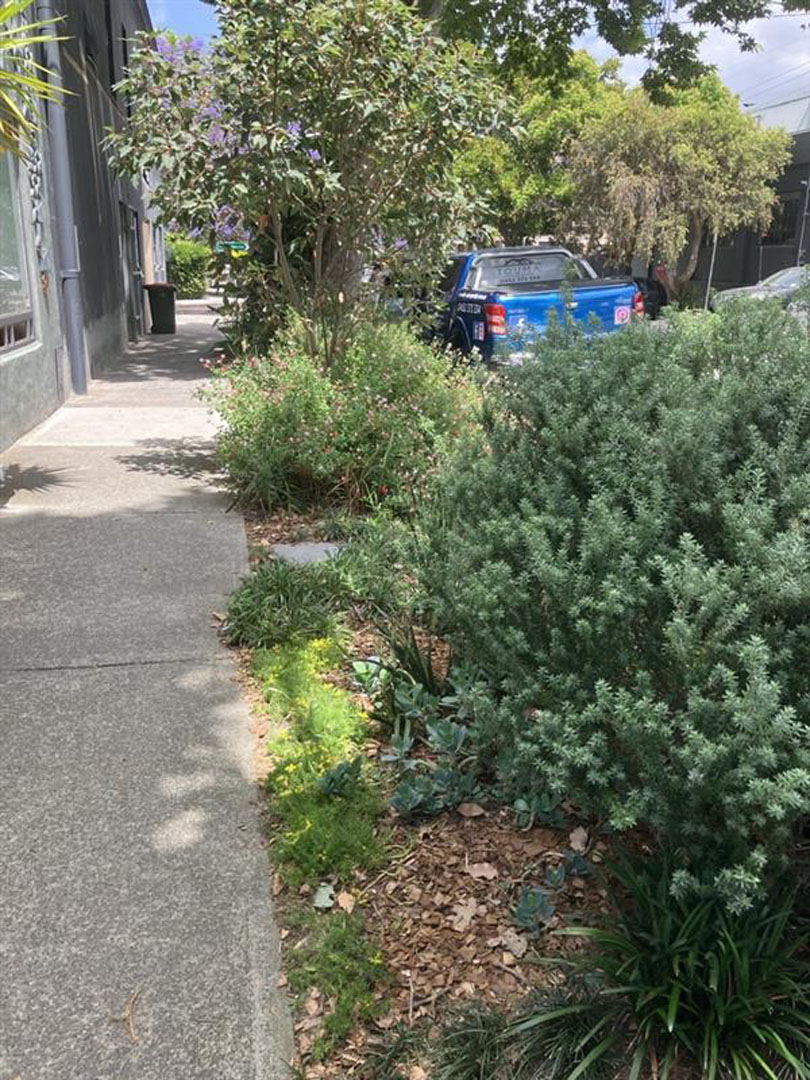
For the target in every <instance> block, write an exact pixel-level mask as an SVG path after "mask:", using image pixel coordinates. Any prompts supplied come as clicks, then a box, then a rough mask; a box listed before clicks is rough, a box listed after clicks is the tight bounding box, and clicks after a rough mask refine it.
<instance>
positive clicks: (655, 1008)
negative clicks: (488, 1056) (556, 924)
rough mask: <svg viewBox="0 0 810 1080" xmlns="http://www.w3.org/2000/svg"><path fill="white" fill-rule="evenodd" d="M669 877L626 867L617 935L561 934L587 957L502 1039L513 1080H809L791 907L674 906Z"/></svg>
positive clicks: (808, 977) (800, 944) (806, 978)
mask: <svg viewBox="0 0 810 1080" xmlns="http://www.w3.org/2000/svg"><path fill="white" fill-rule="evenodd" d="M662 870H663V872H662ZM668 871H669V868H662V867H661V866H660V865H655V864H653V865H650V866H647V867H641V868H639V867H636V868H633V867H631V866H625V867H624V868H623V869H621V870H618V871H617V874H618V877H619V881H620V884H621V885H622V887H623V889H625V890H626V891H627V897H626V898H625V899H624V900H623V903H622V909H621V910H620V912H619V920H618V926H616V927H613V926H611V927H609V928H607V929H593V928H588V929H583V928H576V927H571V928H569V929H568V930H565V931H560V932H561V933H566V934H571V935H576V936H585V937H587V938H589V939H590V941H591V942H592V943H593V945H594V946H596V950H595V951H593V950H588V952H587V953H586V954H585V955H583V956H582V957H581V958H580V960H579V961H577V962H575V971H578V972H581V973H584V974H585V976H586V980H585V981H583V980H578V979H576V978H575V979H574V980H573V981H572V982H571V984H570V985H569V987H568V988H566V989H565V990H564V991H563V992H562V993H560V992H559V991H557V992H552V993H551V994H550V995H548V994H547V995H545V997H544V998H541V1001H540V1003H539V1006H538V1003H535V1005H534V1006H533V1007H532V1008H530V1009H529V1010H528V1015H525V1016H523V1017H522V1018H520V1019H518V1020H517V1021H516V1022H514V1023H513V1025H512V1027H511V1029H510V1030H508V1031H507V1032H506V1042H507V1043H510V1044H511V1047H512V1050H513V1056H512V1062H513V1065H514V1075H515V1076H516V1077H518V1078H521V1077H526V1078H527V1080H528V1078H529V1077H531V1078H536V1077H543V1078H545V1080H570V1078H572V1077H573V1076H574V1075H576V1076H582V1077H585V1078H586V1080H594V1078H596V1077H597V1076H598V1077H604V1076H605V1075H607V1076H616V1075H619V1074H621V1075H625V1070H627V1072H626V1074H627V1075H628V1076H631V1077H633V1078H637V1077H642V1076H644V1077H647V1076H650V1077H656V1076H660V1077H662V1078H665V1077H668V1076H672V1077H674V1076H698V1075H699V1076H701V1077H702V1078H703V1080H719V1078H721V1077H727V1078H733V1080H762V1078H765V1077H770V1078H771V1080H776V1078H777V1077H783V1078H792V1080H803V1078H805V1077H807V1076H810V1034H808V1028H807V1018H808V1016H810V965H808V963H807V962H806V960H803V959H802V958H801V950H802V949H803V948H804V947H806V945H807V937H806V936H804V935H801V934H798V933H796V931H795V927H792V926H791V923H790V920H791V912H792V896H790V895H788V894H783V895H782V896H781V897H779V898H778V899H774V900H771V901H766V902H758V903H757V904H756V906H755V907H753V908H750V909H749V910H747V911H745V912H742V913H740V914H732V913H730V912H729V911H728V910H727V909H726V908H725V907H724V905H723V904H722V903H721V902H720V901H719V900H718V899H717V898H716V897H713V898H712V897H710V898H707V899H703V900H701V901H699V902H697V903H692V902H684V901H683V900H679V899H677V898H675V897H673V895H672V892H671V889H670V874H669V872H668ZM631 1033H632V1035H631ZM617 1059H618V1061H617ZM622 1059H624V1064H625V1069H622V1070H619V1069H618V1068H617V1065H618V1063H619V1062H620V1061H621V1060H622Z"/></svg>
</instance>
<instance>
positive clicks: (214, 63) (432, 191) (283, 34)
mask: <svg viewBox="0 0 810 1080" xmlns="http://www.w3.org/2000/svg"><path fill="white" fill-rule="evenodd" d="M218 10H219V15H220V22H221V31H222V32H221V37H220V38H219V39H218V40H217V42H215V45H214V48H213V51H212V52H211V54H210V55H207V54H205V53H204V52H202V51H200V50H199V49H198V48H195V47H194V45H193V43H190V42H188V41H178V40H177V39H176V38H173V37H171V36H164V37H161V38H159V39H158V40H157V42H156V44H155V45H154V46H150V43H149V42H148V40H146V39H144V40H142V41H141V47H140V49H139V50H138V51H137V52H136V54H135V56H134V57H133V61H132V64H131V67H130V72H129V76H128V78H127V79H126V80H125V82H124V84H123V85H122V88H121V89H122V92H123V93H124V94H126V95H127V96H128V97H129V98H130V100H131V101H132V103H133V115H132V119H131V122H130V123H129V124H128V125H127V127H126V128H125V130H124V131H123V132H122V133H120V134H118V135H112V136H111V137H110V145H111V150H112V154H113V158H114V160H115V162H116V163H117V165H118V167H119V168H121V169H123V170H126V171H128V172H130V173H138V172H142V171H148V170H156V171H158V170H159V173H160V183H159V185H158V187H157V189H156V191H155V195H154V202H155V204H156V206H157V207H158V208H159V210H160V211H161V212H162V213H163V215H164V217H165V218H166V219H167V220H172V219H173V220H174V221H176V222H177V223H178V224H179V225H180V226H181V227H182V228H185V229H187V230H189V231H190V230H192V229H198V230H204V231H205V232H207V233H208V235H209V237H210V239H211V240H212V241H214V242H216V241H217V240H222V239H225V238H226V237H225V236H224V232H223V230H226V231H227V232H228V233H229V234H230V238H234V236H235V230H237V231H239V236H241V238H242V239H246V238H249V239H250V249H251V251H250V256H249V258H246V259H244V260H242V261H241V262H240V263H239V264H237V266H238V273H239V276H240V284H242V285H244V287H245V289H246V290H247V295H248V297H249V302H250V305H251V310H252V311H253V313H254V314H255V315H256V316H257V317H258V318H260V319H265V318H268V319H270V318H272V317H273V315H274V313H275V315H276V317H277V314H278V311H279V310H283V309H285V308H287V307H288V306H289V307H292V308H294V309H295V310H296V311H297V312H298V313H299V314H300V316H301V317H302V319H303V320H304V324H305V327H306V331H307V335H308V341H309V343H310V347H311V349H312V351H313V352H315V351H316V349H320V350H322V355H323V358H324V362H325V364H326V365H327V366H328V365H329V364H330V363H331V362H332V360H333V359H334V358H335V356H336V355H338V354H339V353H340V351H341V349H342V348H343V347H344V345H345V342H346V340H347V339H348V337H349V335H350V333H351V328H352V325H353V319H354V316H355V315H356V314H357V312H358V310H360V309H362V306H363V303H364V302H365V301H366V300H368V298H369V295H370V293H371V292H372V283H371V282H370V281H369V278H370V277H372V276H373V271H374V269H375V268H379V267H384V268H385V271H386V273H387V274H390V275H392V276H394V277H396V278H397V279H398V280H399V282H400V283H401V284H407V282H408V281H410V282H418V281H419V280H422V279H423V277H424V275H425V273H426V272H427V271H428V270H429V269H431V268H432V267H434V266H436V265H438V263H439V261H440V260H441V259H443V257H444V256H445V255H446V251H447V248H448V247H449V246H451V245H452V243H453V241H454V239H456V238H458V237H460V236H461V235H462V234H463V233H464V231H465V229H466V228H467V227H468V224H469V223H470V222H471V220H472V218H473V216H474V215H473V214H471V203H470V199H469V195H468V193H465V192H462V190H461V187H460V184H459V182H458V180H457V178H456V177H455V176H454V174H453V168H452V166H453V161H454V158H455V155H456V152H457V149H458V147H459V145H461V144H463V142H464V140H465V139H466V138H468V137H470V136H471V135H472V134H474V133H475V132H476V131H480V130H482V129H486V128H487V127H489V126H490V125H491V124H492V123H493V121H494V119H495V117H496V115H497V111H498V105H497V103H498V102H499V101H502V99H503V95H502V94H499V93H498V92H497V91H496V88H495V86H494V85H493V83H492V81H491V79H490V78H489V76H488V74H487V71H486V69H485V66H484V64H483V62H482V61H481V59H480V58H479V57H478V56H477V55H476V54H475V51H474V50H473V49H472V48H471V47H469V46H464V47H457V46H455V45H452V44H449V43H446V42H443V41H440V40H437V39H436V38H435V36H434V34H433V33H432V32H431V30H430V28H429V26H428V25H427V24H426V23H425V22H424V20H422V19H420V18H419V16H418V15H416V14H415V13H414V12H413V11H412V10H410V9H409V8H408V7H406V6H405V5H404V4H402V3H400V2H399V0H294V2H292V3H288V2H286V0H221V2H220V4H219V7H218Z"/></svg>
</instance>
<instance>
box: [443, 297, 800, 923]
mask: <svg viewBox="0 0 810 1080" xmlns="http://www.w3.org/2000/svg"><path fill="white" fill-rule="evenodd" d="M491 412H492V415H491V416H490V417H489V419H488V421H487V424H486V428H487V436H488V438H487V442H488V446H487V447H486V449H487V450H488V451H489V452H487V453H480V452H478V453H476V454H465V455H463V456H462V457H461V458H459V459H458V460H456V461H455V462H454V463H453V465H452V466H451V467H450V469H449V471H448V473H447V475H446V476H445V478H444V480H443V482H442V483H441V484H440V485H439V491H440V492H441V500H440V515H437V520H436V522H435V524H434V525H433V526H432V527H430V528H428V529H427V530H426V534H427V535H428V537H429V539H430V546H429V551H428V554H427V557H426V558H425V569H424V578H425V583H426V585H427V587H428V590H429V592H430V594H431V596H432V598H433V605H434V608H435V611H436V614H437V615H438V617H439V619H440V621H441V623H442V625H443V626H444V628H445V629H447V630H448V631H449V632H450V634H451V636H452V637H453V639H454V644H455V645H456V647H457V656H459V658H460V659H462V660H463V659H465V658H466V659H467V660H469V661H470V662H471V663H474V664H475V665H476V666H477V667H478V668H479V669H481V670H482V673H483V674H484V675H485V676H486V678H487V680H488V682H489V685H490V688H491V703H490V706H489V709H488V710H483V711H482V715H481V716H480V717H479V722H480V723H481V724H482V725H483V727H484V729H485V734H487V735H488V737H489V738H491V740H492V742H493V743H494V744H495V745H496V746H497V747H500V749H501V750H502V752H503V753H504V754H505V755H506V757H507V759H508V760H509V761H510V762H511V763H512V764H511V767H512V769H513V771H515V770H520V771H521V772H522V773H523V774H525V777H526V779H527V781H528V783H529V784H530V785H531V784H534V785H535V786H536V788H538V789H541V790H545V789H546V788H547V787H550V788H551V789H552V790H553V791H555V792H558V793H565V794H567V795H568V796H569V797H570V798H572V799H574V800H575V801H576V802H578V803H580V804H581V805H583V806H584V807H586V808H588V809H590V810H592V811H593V812H594V813H596V814H598V815H599V816H600V817H603V818H604V819H606V820H607V821H608V822H609V824H610V825H611V826H612V827H613V828H614V829H617V830H622V829H628V828H631V827H633V826H636V825H639V824H643V825H645V826H646V827H651V828H652V829H654V830H655V831H657V833H658V834H659V836H660V837H661V838H662V839H663V840H664V841H665V842H667V843H668V844H669V845H671V846H672V848H673V849H674V855H675V858H676V860H677V873H676V875H675V878H674V885H675V887H676V888H677V889H680V890H684V889H688V888H690V887H696V886H701V887H703V886H709V887H712V888H714V889H716V890H719V891H720V892H721V893H722V895H723V896H724V897H725V899H726V900H727V901H728V903H729V905H730V906H731V907H732V908H737V909H739V908H743V907H745V906H746V904H748V903H750V902H751V899H752V896H753V895H754V894H755V892H756V890H757V889H758V888H759V886H760V884H761V882H762V881H763V880H764V879H765V878H766V877H767V875H769V874H771V873H773V872H774V871H775V870H776V869H777V867H778V866H780V865H781V864H782V861H783V860H784V858H785V856H786V854H787V852H788V851H789V845H790V840H791V835H792V830H793V829H794V828H798V822H799V820H800V818H801V815H802V814H803V813H806V812H807V807H808V805H809V804H810V624H809V623H808V612H810V513H808V507H810V342H808V339H807V338H806V337H805V336H804V335H803V334H802V333H801V331H800V329H799V327H798V325H797V323H796V321H795V320H794V319H792V318H791V316H790V315H788V314H786V313H784V312H782V311H779V310H777V309H774V308H772V307H770V306H769V305H753V306H752V305H749V306H747V307H746V308H741V307H735V309H734V310H733V311H731V310H729V311H728V312H725V311H721V313H720V314H719V315H718V316H702V315H701V316H694V315H692V316H690V315H686V314H685V315H683V316H681V317H680V318H678V319H676V320H673V325H672V327H671V329H670V330H668V331H667V332H666V333H659V332H653V331H651V330H650V329H649V328H645V327H639V328H637V329H636V330H630V331H627V332H625V333H621V334H612V335H610V336H608V337H604V338H592V339H590V340H588V339H586V338H583V337H581V336H578V335H577V334H575V333H563V332H561V334H560V335H559V336H554V335H552V336H551V337H550V338H549V339H548V340H547V341H546V342H545V343H544V344H543V345H542V346H541V347H540V350H539V355H538V358H537V362H536V363H533V364H531V365H530V366H528V367H527V368H526V369H525V370H524V371H523V372H522V373H520V374H517V375H516V376H515V378H514V379H511V380H509V382H508V383H507V384H506V386H505V390H504V393H503V395H502V396H501V399H500V401H499V402H498V403H497V407H496V408H494V409H493V410H491ZM484 712H486V715H484Z"/></svg>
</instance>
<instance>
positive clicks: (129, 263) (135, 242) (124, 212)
mask: <svg viewBox="0 0 810 1080" xmlns="http://www.w3.org/2000/svg"><path fill="white" fill-rule="evenodd" d="M119 206H120V211H121V272H122V275H123V279H124V300H125V304H126V316H127V335H128V337H129V340H130V341H137V340H138V337H139V336H140V334H141V333H142V332H143V270H142V268H141V231H140V228H139V222H138V214H137V212H136V211H135V210H132V209H131V208H130V207H129V206H127V205H126V204H125V203H120V204H119Z"/></svg>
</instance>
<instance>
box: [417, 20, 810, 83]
mask: <svg viewBox="0 0 810 1080" xmlns="http://www.w3.org/2000/svg"><path fill="white" fill-rule="evenodd" d="M417 2H418V4H419V7H420V9H421V10H422V11H423V12H425V13H427V14H429V16H430V17H431V18H434V19H435V20H436V23H437V25H438V26H439V27H440V28H441V31H442V33H443V34H444V35H445V36H447V37H449V38H453V39H464V40H467V41H472V42H474V43H476V44H478V45H483V46H486V47H487V48H488V49H489V51H490V52H491V54H492V56H493V57H495V58H496V59H497V62H498V64H499V65H500V66H501V67H502V68H503V70H504V71H505V72H507V73H514V72H521V71H527V70H529V71H532V72H534V73H538V72H544V73H546V74H548V73H551V72H560V71H563V70H565V68H566V67H567V65H568V62H569V60H570V58H571V55H572V42H573V41H575V40H576V38H577V37H578V36H579V35H581V34H584V33H586V32H588V31H589V30H593V29H595V30H596V31H597V32H598V33H599V35H600V37H602V38H603V39H604V40H605V41H607V42H608V43H609V44H610V45H612V46H613V48H614V49H615V50H616V52H617V53H619V55H621V56H625V55H639V54H641V55H644V56H645V57H646V59H647V61H648V65H649V66H648V69H647V71H646V73H645V75H644V77H643V79H642V82H643V83H644V85H645V86H646V87H647V89H648V90H650V91H651V92H653V93H654V94H657V93H659V92H660V91H662V90H663V91H665V90H666V88H667V87H669V86H671V85H677V86H686V85H689V84H691V83H693V82H694V81H695V80H696V79H697V78H698V77H699V76H701V75H703V74H706V73H707V70H708V69H707V67H706V65H705V64H703V63H702V62H701V61H700V57H699V49H700V44H701V42H702V40H703V38H704V37H705V34H706V30H707V29H709V28H720V29H722V30H723V31H725V32H726V33H728V34H730V35H732V36H734V37H735V38H736V39H737V41H738V43H739V45H740V48H741V49H742V50H744V51H752V50H753V49H755V48H756V42H755V40H754V38H753V37H752V36H751V35H750V34H749V33H748V32H747V31H746V30H745V29H744V27H745V24H746V23H747V22H749V21H750V20H752V19H758V18H765V17H767V16H768V15H770V13H771V8H772V0H677V3H674V4H673V3H671V2H670V0H417ZM779 10H780V11H781V10H786V11H807V10H808V0H787V3H785V4H782V5H780V7H779Z"/></svg>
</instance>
